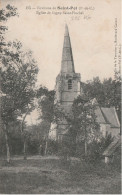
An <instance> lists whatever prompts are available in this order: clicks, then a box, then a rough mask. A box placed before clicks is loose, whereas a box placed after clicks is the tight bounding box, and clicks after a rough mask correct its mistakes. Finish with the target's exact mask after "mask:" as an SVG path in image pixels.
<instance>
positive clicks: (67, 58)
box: [61, 24, 75, 73]
mask: <svg viewBox="0 0 122 195" xmlns="http://www.w3.org/2000/svg"><path fill="white" fill-rule="evenodd" d="M61 72H63V73H73V72H75V69H74V61H73V55H72V47H71V42H70V36H69V30H68V26H67V24H66V25H65V33H64V45H63V53H62V62H61Z"/></svg>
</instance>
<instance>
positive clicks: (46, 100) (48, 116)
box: [37, 86, 64, 154]
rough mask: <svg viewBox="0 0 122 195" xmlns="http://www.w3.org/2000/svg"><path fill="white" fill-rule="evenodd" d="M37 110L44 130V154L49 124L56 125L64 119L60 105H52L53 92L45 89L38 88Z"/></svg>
mask: <svg viewBox="0 0 122 195" xmlns="http://www.w3.org/2000/svg"><path fill="white" fill-rule="evenodd" d="M37 98H38V110H39V111H40V119H41V120H42V122H43V127H44V129H45V142H46V143H45V154H46V153H47V144H48V140H49V138H48V135H49V130H50V127H51V123H56V124H57V123H58V121H59V120H60V119H61V118H63V117H64V112H63V110H62V108H61V107H60V105H58V104H55V103H54V99H55V91H54V90H51V91H49V90H48V89H47V88H45V87H42V86H41V87H40V88H39V89H38V91H37Z"/></svg>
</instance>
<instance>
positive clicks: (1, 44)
mask: <svg viewBox="0 0 122 195" xmlns="http://www.w3.org/2000/svg"><path fill="white" fill-rule="evenodd" d="M17 15H18V14H17V9H16V8H15V7H13V6H10V5H7V6H6V8H5V9H1V10H0V21H1V26H0V62H1V63H2V57H3V56H4V49H5V46H7V44H8V43H7V42H6V41H5V32H6V31H7V30H8V28H7V26H6V22H7V20H8V19H9V18H10V17H13V16H17ZM3 96H5V94H3V93H2V91H1V67H0V133H1V135H3V133H2V130H3V125H2V119H1V113H2V110H1V105H2V99H1V98H2V97H3ZM5 138H6V147H7V154H8V155H7V156H8V158H7V160H8V161H9V156H10V155H9V147H8V138H7V135H6V134H5Z"/></svg>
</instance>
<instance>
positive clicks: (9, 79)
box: [1, 41, 38, 161]
mask: <svg viewBox="0 0 122 195" xmlns="http://www.w3.org/2000/svg"><path fill="white" fill-rule="evenodd" d="M37 73H38V68H37V63H36V61H35V60H34V59H33V57H32V52H31V51H27V52H23V48H22V44H21V43H20V42H19V41H13V42H9V43H8V45H7V46H6V47H5V48H4V54H3V55H2V67H1V80H2V84H1V90H2V92H3V93H4V94H6V96H5V97H3V98H2V120H3V123H4V129H5V132H6V134H5V135H6V143H7V142H8V141H7V139H8V131H9V123H10V122H11V121H14V120H15V121H16V119H17V118H18V117H20V118H21V121H22V126H21V131H22V134H23V140H24V146H25V136H24V121H25V118H26V116H27V114H28V113H29V112H30V111H32V109H33V108H34V105H33V100H34V97H35V95H36V92H35V90H34V87H35V83H36V77H37ZM7 148H8V149H7V151H8V156H10V154H9V153H10V152H9V146H8V144H7ZM24 148H25V147H24ZM8 159H10V158H8ZM8 161H9V160H8Z"/></svg>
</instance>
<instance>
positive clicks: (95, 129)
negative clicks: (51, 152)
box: [67, 96, 100, 156]
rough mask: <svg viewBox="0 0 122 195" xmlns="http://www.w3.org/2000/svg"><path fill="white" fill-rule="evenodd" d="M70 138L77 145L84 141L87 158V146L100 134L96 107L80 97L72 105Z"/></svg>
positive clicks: (69, 118) (69, 119)
mask: <svg viewBox="0 0 122 195" xmlns="http://www.w3.org/2000/svg"><path fill="white" fill-rule="evenodd" d="M67 120H68V121H69V124H70V128H69V136H70V139H71V142H72V143H73V144H75V145H77V143H78V142H79V141H81V140H82V141H84V145H85V156H87V153H88V151H87V148H88V147H87V145H88V143H89V142H91V141H92V140H94V139H97V137H98V136H99V134H100V131H99V124H98V123H97V121H96V115H95V106H93V105H92V104H91V103H90V102H88V101H86V100H83V99H82V97H81V96H78V97H77V99H75V100H74V102H73V105H72V113H71V114H70V116H68V118H67Z"/></svg>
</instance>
